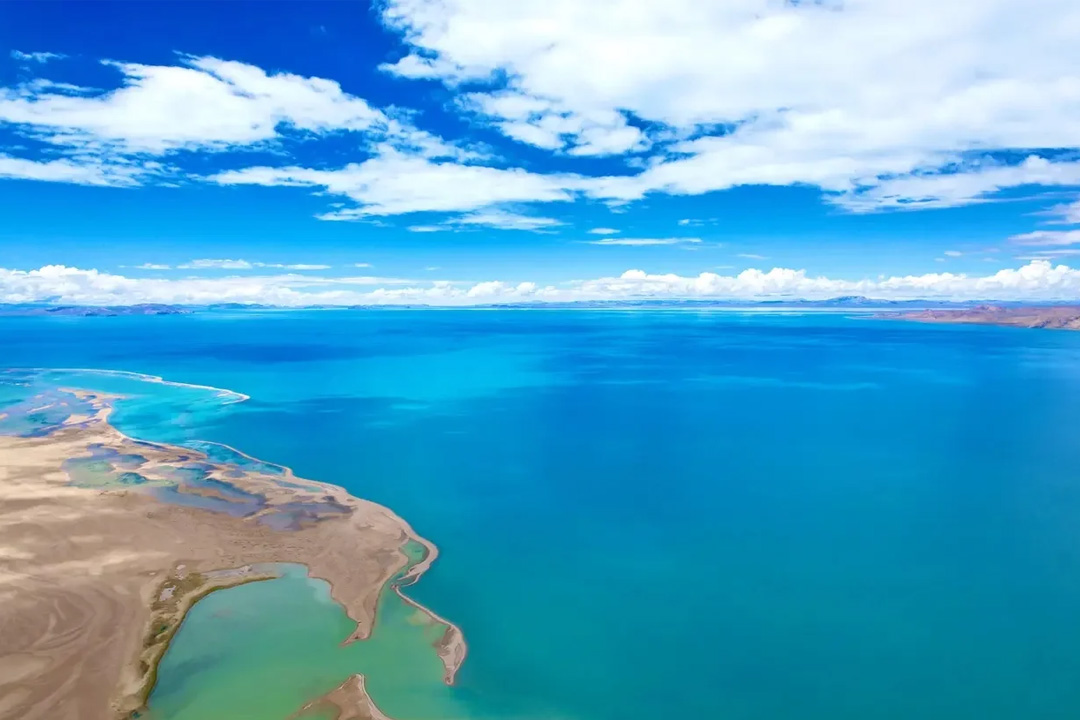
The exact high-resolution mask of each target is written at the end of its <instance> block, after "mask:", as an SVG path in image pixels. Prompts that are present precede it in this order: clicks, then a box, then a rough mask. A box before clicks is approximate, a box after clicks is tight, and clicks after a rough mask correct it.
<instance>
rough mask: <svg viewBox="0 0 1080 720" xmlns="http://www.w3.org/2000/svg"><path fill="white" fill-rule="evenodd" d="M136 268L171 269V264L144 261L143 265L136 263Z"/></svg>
mask: <svg viewBox="0 0 1080 720" xmlns="http://www.w3.org/2000/svg"><path fill="white" fill-rule="evenodd" d="M135 269H136V270H170V269H171V267H170V266H169V265H162V264H160V263H143V264H142V265H136V266H135Z"/></svg>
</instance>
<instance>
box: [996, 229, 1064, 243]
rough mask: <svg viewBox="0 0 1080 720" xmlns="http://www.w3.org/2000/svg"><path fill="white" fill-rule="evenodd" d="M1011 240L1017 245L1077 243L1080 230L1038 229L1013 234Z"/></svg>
mask: <svg viewBox="0 0 1080 720" xmlns="http://www.w3.org/2000/svg"><path fill="white" fill-rule="evenodd" d="M1009 240H1010V241H1012V242H1014V243H1016V244H1017V245H1032V246H1049V245H1077V244H1080V230H1036V231H1034V232H1029V233H1023V234H1021V235H1013V236H1012V237H1011V238H1009Z"/></svg>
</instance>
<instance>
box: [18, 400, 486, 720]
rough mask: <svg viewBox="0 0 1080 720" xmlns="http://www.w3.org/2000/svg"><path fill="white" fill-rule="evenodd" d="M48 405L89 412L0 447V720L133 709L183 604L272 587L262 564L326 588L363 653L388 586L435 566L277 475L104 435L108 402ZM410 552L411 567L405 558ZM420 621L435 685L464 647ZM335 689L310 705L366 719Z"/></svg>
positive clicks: (363, 702) (326, 492)
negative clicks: (239, 589) (436, 637)
mask: <svg viewBox="0 0 1080 720" xmlns="http://www.w3.org/2000/svg"><path fill="white" fill-rule="evenodd" d="M60 392H63V393H67V394H69V395H70V396H71V397H73V398H74V399H75V401H77V402H79V403H81V404H82V405H83V406H84V407H87V408H89V412H86V413H82V414H79V413H73V414H70V415H68V416H67V417H66V418H65V419H63V420H62V421H61V422H59V423H58V424H57V425H55V426H54V427H51V428H46V429H45V430H43V431H40V432H37V433H34V434H33V435H30V436H28V435H26V434H24V435H22V436H11V435H6V436H0V456H2V457H3V458H4V462H3V463H2V464H0V623H2V624H0V634H3V636H4V638H5V642H4V645H3V648H2V649H0V717H4V718H8V717H10V718H21V719H23V720H31V719H34V718H50V719H52V718H80V719H82V718H86V719H88V720H98V719H100V720H109V719H111V718H125V717H129V716H130V715H131V714H132V713H133V712H136V711H139V710H143V709H145V707H146V703H147V699H148V697H149V696H150V693H151V691H152V690H153V687H154V684H155V681H156V679H157V667H158V663H159V662H160V660H161V658H162V656H163V655H164V653H165V652H166V649H167V648H168V645H169V641H170V640H171V639H172V638H173V636H174V634H175V633H176V631H177V629H178V628H179V627H180V625H181V623H182V621H183V618H184V616H185V614H186V613H187V611H188V610H189V609H190V608H191V607H192V605H193V604H194V603H195V602H196V601H198V600H199V599H200V598H202V597H204V596H206V595H207V594H208V593H210V592H213V591H215V590H220V589H224V588H229V587H234V586H237V585H240V584H244V583H251V582H257V581H260V580H268V579H271V578H275V577H277V574H278V573H277V572H276V570H275V564H277V563H296V564H300V565H303V566H304V567H306V568H307V570H308V572H309V573H310V574H311V576H312V577H314V578H319V579H322V580H325V581H326V582H328V583H329V585H330V588H331V591H330V592H331V594H332V597H333V599H334V600H335V601H336V602H337V603H339V604H340V605H341V607H342V608H343V609H344V611H345V612H346V613H347V614H348V617H349V618H350V620H351V621H352V622H353V623H354V624H355V629H354V630H353V632H352V634H351V635H349V636H348V637H342V638H340V640H341V641H342V642H345V641H350V642H351V641H362V640H364V639H366V638H367V637H368V636H369V635H370V633H371V630H372V627H373V625H374V623H375V613H376V607H377V603H378V600H379V596H380V594H381V593H382V592H383V591H384V589H385V588H386V587H387V584H388V583H389V582H390V581H391V579H392V578H394V577H395V576H397V575H399V574H401V573H403V572H409V571H410V568H412V572H411V574H410V575H409V576H408V577H409V581H410V582H412V581H414V580H415V579H416V578H417V577H419V575H420V574H421V573H422V572H423V569H424V568H426V567H427V565H428V564H429V562H430V560H431V559H434V556H435V554H436V552H437V551H436V549H435V547H434V546H433V545H432V544H430V543H428V542H427V541H425V540H423V539H422V538H419V537H418V536H417V535H416V534H415V533H414V532H413V530H412V529H411V528H410V527H409V525H408V524H407V523H406V522H405V521H404V520H402V519H401V518H400V517H398V516H397V515H395V514H394V513H393V512H391V511H390V510H388V509H386V508H384V507H382V506H380V505H377V504H375V503H371V502H366V501H364V500H360V499H358V498H355V497H353V496H351V495H349V494H348V493H347V492H346V491H344V490H343V489H341V488H339V487H336V486H333V485H327V484H323V483H318V482H313V481H309V480H304V479H300V478H296V477H295V476H293V475H292V474H291V472H288V471H285V473H284V475H282V474H271V473H267V472H263V471H259V470H252V469H246V468H241V467H239V466H236V465H230V464H227V463H221V462H216V461H213V460H211V459H210V458H209V457H207V456H206V455H203V454H202V453H199V452H196V451H193V450H190V449H187V448H179V447H173V446H169V445H165V444H159V443H148V442H141V441H136V440H134V439H132V438H130V437H128V436H126V435H124V434H123V433H121V432H120V431H118V430H117V429H116V428H114V427H113V426H112V425H111V424H110V423H109V415H110V413H111V410H112V404H111V403H112V402H113V401H114V400H115V399H116V398H115V397H114V396H110V395H108V394H104V393H92V392H85V391H82V390H79V389H65V390H62V391H60ZM31 409H32V410H33V411H37V412H41V411H43V410H46V409H48V405H44V406H40V407H33V408H31ZM415 545H418V546H419V547H420V548H421V549H422V550H421V551H420V552H419V554H418V558H419V562H420V563H423V565H422V567H420V568H419V569H415V568H413V566H414V565H415V564H416V562H417V558H413V557H410V554H409V553H407V552H406V548H407V547H408V546H415ZM413 554H414V555H415V554H417V553H415V551H414V552H413ZM398 592H400V590H398ZM416 608H417V609H418V610H419V611H421V612H427V611H426V610H424V608H422V606H420V605H418V604H416ZM431 617H432V622H434V623H438V624H441V625H445V629H444V631H443V632H442V634H441V640H440V642H439V643H438V646H437V647H436V648H435V651H436V652H438V653H439V655H440V657H441V658H442V659H443V660H444V665H445V678H446V680H447V682H450V681H452V679H453V676H454V674H455V673H456V671H457V667H458V665H459V664H460V662H461V660H462V659H463V658H464V652H465V651H464V641H463V639H462V637H461V633H460V631H459V630H458V629H457V628H456V627H455V626H453V625H452V624H450V623H448V622H447V621H445V620H442V619H441V618H437V617H436V616H434V615H432V616H431ZM339 683H340V688H339V690H337V691H334V692H333V693H330V694H329V695H327V697H326V698H322V699H319V698H312V701H313V702H324V703H330V704H334V705H341V704H342V703H350V704H356V707H349V708H344V707H342V708H339V710H340V712H341V713H343V714H342V717H354V716H355V717H364V715H362V714H359V715H357V714H356V713H362V712H367V713H368V714H369V716H370V717H378V715H377V712H378V711H377V709H375V707H374V704H373V703H372V702H371V701H370V699H366V698H367V696H366V693H365V691H364V684H363V680H362V679H360V678H347V677H342V678H339V680H338V681H337V682H336V683H335V684H339ZM369 706H370V707H369ZM364 708H369V709H367V710H365V709H364ZM296 710H297V711H299V710H300V708H296Z"/></svg>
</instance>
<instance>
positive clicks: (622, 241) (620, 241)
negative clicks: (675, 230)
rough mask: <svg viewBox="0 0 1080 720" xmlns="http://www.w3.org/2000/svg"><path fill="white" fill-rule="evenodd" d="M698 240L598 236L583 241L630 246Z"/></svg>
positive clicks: (687, 242)
mask: <svg viewBox="0 0 1080 720" xmlns="http://www.w3.org/2000/svg"><path fill="white" fill-rule="evenodd" d="M700 242H701V238H600V239H599V240H586V241H585V243H586V244H588V245H627V246H632V247H633V246H639V247H640V246H647V245H683V244H691V245H696V244H697V243H700Z"/></svg>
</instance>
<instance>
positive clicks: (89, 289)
mask: <svg viewBox="0 0 1080 720" xmlns="http://www.w3.org/2000/svg"><path fill="white" fill-rule="evenodd" d="M854 294H857V295H867V296H870V297H875V298H882V299H913V298H926V299H952V300H1028V301H1039V300H1043V301H1050V300H1076V299H1077V298H1080V270H1074V269H1072V268H1070V267H1068V266H1066V265H1053V264H1051V263H1050V262H1049V261H1048V260H1046V259H1043V258H1040V259H1036V260H1033V261H1031V262H1029V263H1028V264H1026V265H1023V266H1021V267H1019V268H1016V269H1005V270H1000V271H998V272H996V273H994V274H992V275H986V276H969V275H966V274H962V273H928V274H925V275H909V276H903V277H890V278H879V279H877V280H868V279H856V280H846V279H835V278H828V277H823V276H817V277H812V276H809V275H807V273H806V272H805V271H804V270H794V269H789V268H773V269H772V270H769V271H767V272H766V271H762V270H758V269H749V270H744V271H742V272H740V273H739V274H738V275H733V276H731V275H719V274H717V273H713V272H703V273H701V274H699V275H696V276H681V275H676V274H650V273H647V272H645V271H643V270H628V271H626V272H624V273H622V274H621V275H619V276H615V277H602V278H596V279H592V280H584V281H578V282H574V283H569V284H566V285H562V286H558V287H556V286H550V285H549V286H544V285H539V284H537V283H533V282H517V283H508V282H504V281H485V282H479V283H457V282H452V281H448V280H436V281H420V280H410V279H405V278H381V277H372V276H359V277H318V276H301V275H270V276H259V275H255V276H252V275H245V276H229V277H212V278H206V277H188V278H176V279H165V278H160V277H151V278H130V277H125V276H123V275H117V274H112V273H103V272H99V271H97V270H82V269H79V268H71V267H64V266H61V265H50V266H46V267H42V268H40V269H38V270H30V271H24V270H9V269H2V268H0V302H7V303H18V302H55V303H77V304H100V305H126V304H134V303H141V302H153V303H170V304H196V305H198V304H209V303H216V302H246V303H265V304H273V305H283V306H301V305H316V304H327V305H355V304H401V303H426V304H433V305H475V304H488V303H496V302H542V301H563V302H572V301H579V300H623V299H642V298H656V299H665V298H672V299H674V298H701V299H709V298H712V299H725V300H727V299H730V300H756V299H775V298H807V299H823V298H829V297H836V296H838V295H854Z"/></svg>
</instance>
